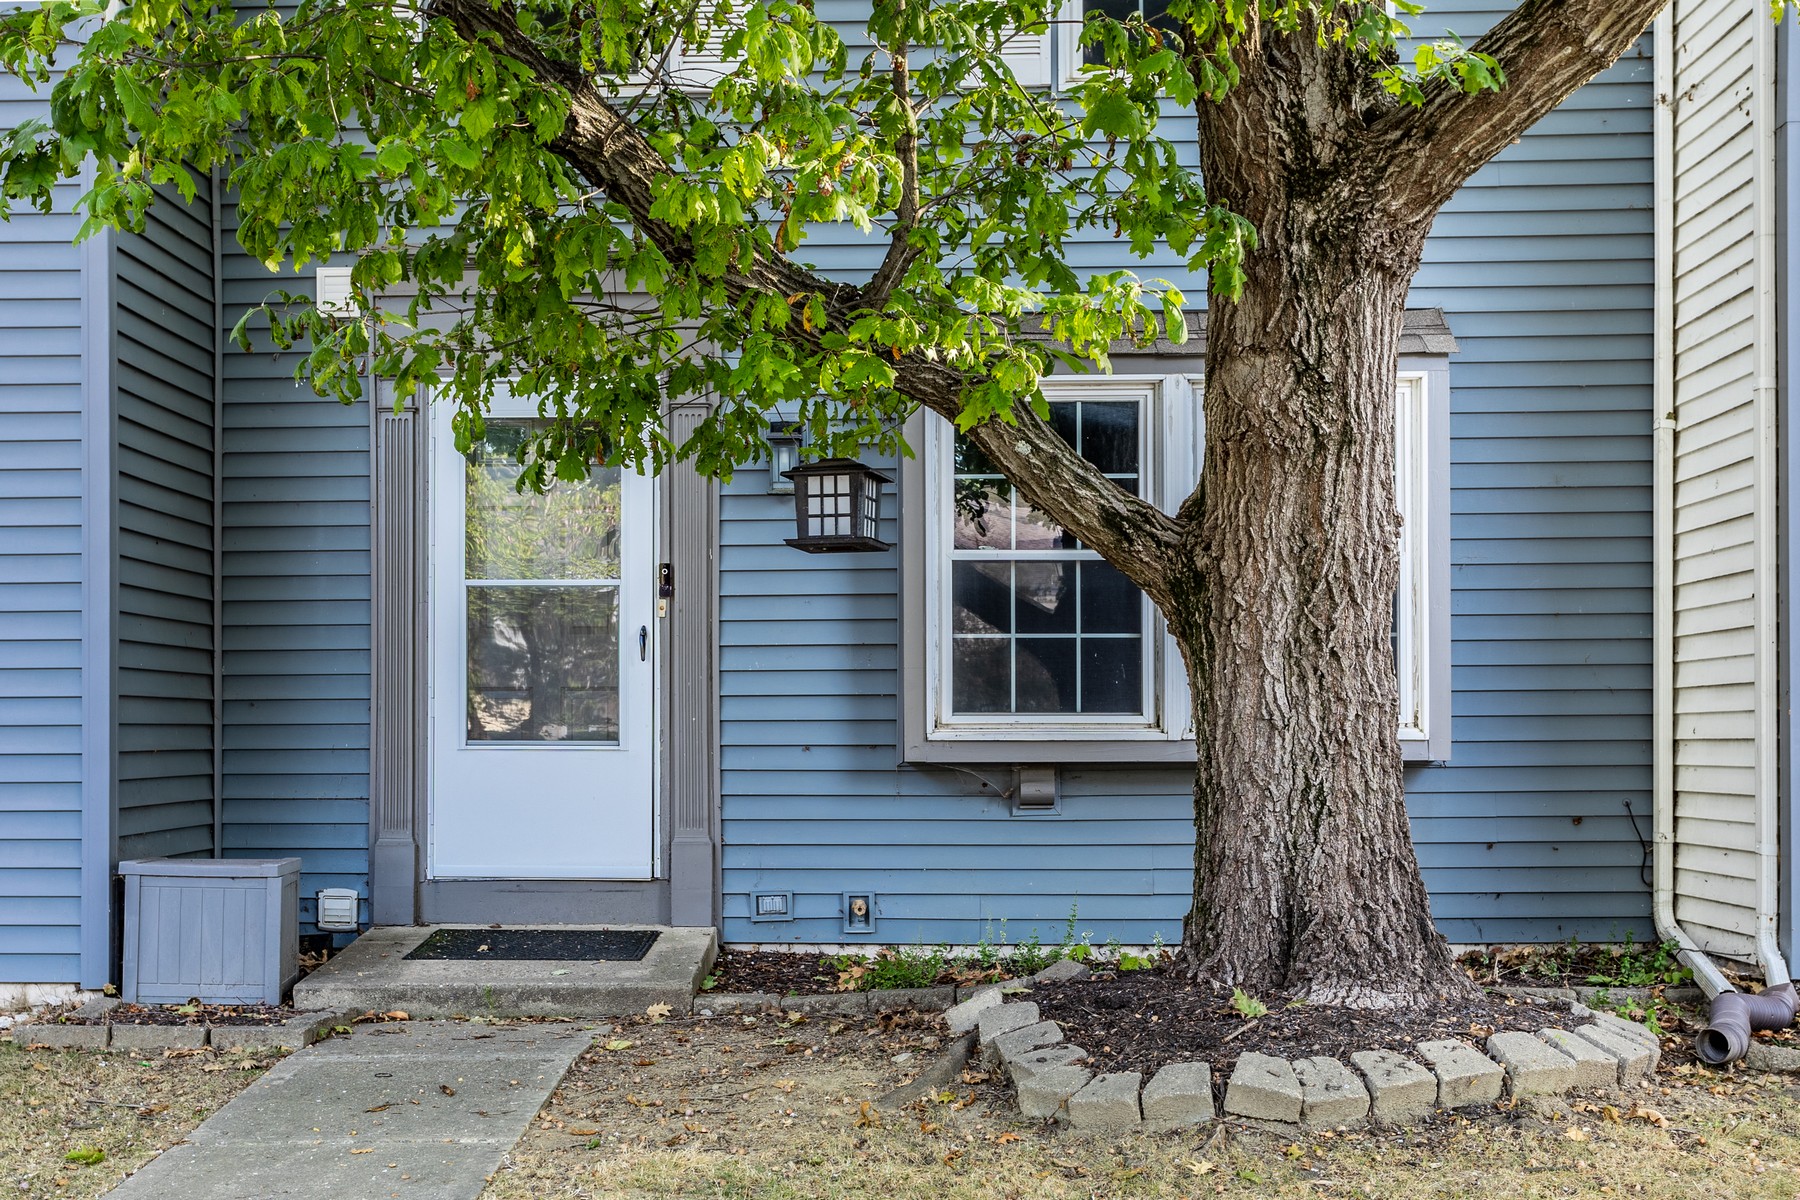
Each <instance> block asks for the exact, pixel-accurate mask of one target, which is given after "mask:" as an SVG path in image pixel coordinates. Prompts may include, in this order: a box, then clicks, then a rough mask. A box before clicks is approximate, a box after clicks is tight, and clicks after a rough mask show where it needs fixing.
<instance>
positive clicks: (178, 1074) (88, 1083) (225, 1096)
mask: <svg viewBox="0 0 1800 1200" xmlns="http://www.w3.org/2000/svg"><path fill="white" fill-rule="evenodd" d="M273 1062H274V1060H273V1059H270V1058H267V1057H252V1056H248V1055H224V1054H216V1053H214V1052H212V1051H210V1050H179V1051H170V1052H166V1053H158V1054H154V1055H149V1054H144V1055H132V1054H126V1053H119V1052H113V1051H91V1052H84V1051H76V1050H27V1049H25V1048H23V1047H21V1046H15V1045H14V1044H13V1043H12V1042H11V1041H0V1194H4V1195H5V1196H8V1197H17V1198H18V1200H45V1198H47V1197H55V1198H57V1200H64V1198H83V1197H89V1196H98V1195H100V1194H101V1193H102V1192H105V1191H106V1190H107V1189H108V1188H110V1187H112V1186H113V1185H114V1184H116V1183H118V1182H119V1180H120V1179H122V1178H124V1176H125V1175H126V1174H128V1173H129V1172H131V1171H135V1170H136V1169H137V1168H139V1167H141V1166H143V1165H144V1164H145V1163H146V1162H148V1161H150V1159H152V1158H154V1157H155V1156H156V1155H157V1154H159V1153H161V1152H162V1151H163V1150H164V1149H165V1148H167V1147H169V1146H171V1145H174V1144H175V1143H176V1142H179V1141H180V1140H181V1139H182V1138H184V1137H186V1136H187V1135H188V1133H189V1132H190V1131H191V1130H192V1129H193V1128H194V1127H195V1126H196V1125H198V1124H200V1122H201V1121H202V1120H204V1119H205V1118H206V1117H208V1116H210V1115H211V1114H212V1113H213V1112H215V1111H217V1110H218V1108H219V1107H220V1106H221V1105H223V1104H224V1103H225V1102H226V1101H227V1100H229V1099H231V1098H232V1097H233V1096H235V1095H237V1094H238V1093H239V1092H240V1091H242V1090H243V1089H244V1088H246V1087H248V1086H249V1085H250V1083H251V1082H252V1081H253V1080H255V1079H256V1078H257V1076H259V1075H261V1074H262V1072H263V1071H264V1070H265V1069H267V1068H268V1067H269V1066H270V1065H272V1064H273ZM84 1152H85V1153H84ZM94 1152H98V1154H99V1155H100V1156H101V1157H100V1158H99V1161H95V1162H91V1163H87V1164H83V1163H80V1162H71V1161H70V1160H69V1159H68V1157H67V1156H68V1155H70V1154H76V1155H77V1156H78V1157H80V1158H93V1157H94V1156H95V1155H94Z"/></svg>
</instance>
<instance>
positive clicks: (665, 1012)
mask: <svg viewBox="0 0 1800 1200" xmlns="http://www.w3.org/2000/svg"><path fill="white" fill-rule="evenodd" d="M674 1011H675V1010H674V1008H672V1007H670V1006H669V1005H667V1004H652V1005H651V1006H650V1007H649V1008H646V1009H645V1010H644V1015H645V1016H647V1017H649V1018H650V1019H651V1020H652V1021H666V1020H667V1019H668V1017H669V1014H670V1013H672V1012H674Z"/></svg>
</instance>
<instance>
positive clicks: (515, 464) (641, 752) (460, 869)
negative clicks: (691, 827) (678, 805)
mask: <svg viewBox="0 0 1800 1200" xmlns="http://www.w3.org/2000/svg"><path fill="white" fill-rule="evenodd" d="M433 408H434V420H433V422H432V428H433V437H432V443H433V448H432V517H431V523H432V561H431V575H432V580H431V652H430V655H431V726H432V727H431V746H432V749H431V767H432V769H431V800H430V811H431V837H430V866H429V871H430V874H431V876H432V878H434V879H648V878H650V877H651V871H652V867H653V865H654V863H653V857H654V854H653V843H654V828H655V824H654V805H653V802H652V798H653V768H654V763H655V751H654V741H655V720H654V712H653V709H654V704H653V693H652V681H653V679H654V674H655V672H654V664H655V661H656V656H655V653H654V651H655V647H654V645H653V641H654V630H653V626H654V624H655V622H654V620H653V619H652V617H651V607H652V603H653V601H652V597H651V592H652V590H653V588H654V587H655V581H654V577H653V576H654V562H653V561H652V560H653V557H654V554H655V537H654V504H653V498H654V494H655V489H654V481H653V480H652V479H650V478H648V477H645V476H642V475H638V474H636V473H634V472H630V471H621V470H619V469H618V468H595V469H594V470H593V472H592V474H591V475H590V476H589V478H588V479H587V480H585V481H583V482H580V483H568V482H558V483H556V484H554V485H552V487H551V488H550V490H549V491H548V492H546V493H543V494H538V493H535V492H530V491H526V492H520V491H518V490H517V489H516V487H515V486H514V483H515V480H516V479H517V478H518V475H519V470H520V466H519V460H518V454H519V451H520V448H521V447H522V446H524V445H525V444H526V443H527V442H528V441H529V440H530V437H531V433H532V431H533V430H534V429H535V428H536V427H537V425H538V421H537V418H536V416H535V408H534V407H529V408H528V407H526V406H524V405H522V404H518V403H516V402H502V401H497V402H496V404H495V406H494V409H493V411H492V412H491V413H490V415H489V417H488V421H487V431H486V436H485V438H484V439H483V440H482V441H481V442H480V443H479V444H477V445H476V446H475V447H473V449H472V450H471V451H470V453H469V454H468V455H467V456H466V457H465V456H464V455H462V454H460V453H458V452H457V449H456V444H455V440H454V438H453V437H452V435H451V431H450V420H449V418H450V415H451V408H452V406H450V405H441V406H437V405H434V406H433Z"/></svg>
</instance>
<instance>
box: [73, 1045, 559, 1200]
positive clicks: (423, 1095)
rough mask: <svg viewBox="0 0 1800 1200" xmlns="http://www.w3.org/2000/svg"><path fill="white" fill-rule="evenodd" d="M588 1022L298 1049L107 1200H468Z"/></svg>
mask: <svg viewBox="0 0 1800 1200" xmlns="http://www.w3.org/2000/svg"><path fill="white" fill-rule="evenodd" d="M593 1037H594V1029H593V1026H592V1025H591V1024H589V1023H581V1024H555V1025H549V1024H545V1025H526V1026H518V1027H514V1028H510V1029H494V1028H492V1027H490V1026H486V1025H476V1024H469V1023H465V1022H418V1021H409V1022H402V1023H396V1024H388V1025H362V1026H358V1027H357V1028H356V1030H355V1031H354V1032H353V1033H351V1034H349V1035H346V1036H340V1037H335V1038H331V1039H329V1040H327V1041H324V1042H320V1043H318V1044H317V1045H315V1046H311V1047H308V1048H307V1049H304V1050H301V1051H298V1052H297V1053H295V1054H294V1055H292V1056H291V1057H289V1058H287V1059H285V1060H283V1061H282V1062H280V1063H278V1064H276V1066H275V1067H274V1068H273V1069H272V1070H270V1071H269V1073H268V1074H267V1075H264V1076H263V1077H262V1078H261V1079H259V1080H257V1081H256V1082H255V1083H253V1084H251V1085H250V1087H248V1088H247V1089H245V1090H244V1091H243V1092H242V1093H241V1094H239V1095H238V1096H237V1097H236V1098H235V1099H233V1100H232V1101H231V1102H230V1103H229V1104H227V1105H226V1106H225V1107H224V1108H222V1109H220V1110H219V1111H218V1112H217V1113H214V1114H213V1116H212V1117H210V1118H209V1119H208V1120H207V1121H206V1122H205V1123H203V1124H202V1125H201V1126H200V1127H199V1128H198V1129H196V1130H195V1131H194V1132H193V1133H192V1134H190V1135H189V1136H188V1140H187V1141H186V1142H183V1143H182V1144H180V1145H178V1146H173V1147H171V1148H170V1149H168V1150H166V1151H164V1152H163V1154H162V1155H161V1156H160V1157H158V1158H156V1159H154V1160H153V1161H152V1162H150V1163H149V1164H148V1165H147V1166H145V1167H144V1168H143V1169H142V1170H140V1171H138V1172H137V1173H136V1174H135V1175H133V1176H131V1177H130V1178H129V1179H127V1180H125V1181H124V1182H123V1183H121V1184H120V1185H119V1186H118V1187H116V1188H114V1189H113V1190H112V1191H111V1192H109V1193H107V1195H108V1196H109V1197H112V1198H113V1200H166V1198H167V1197H171V1196H179V1197H181V1200H244V1198H245V1197H257V1198H259V1200H260V1198H264V1197H267V1198H269V1200H275V1198H281V1200H345V1198H346V1197H355V1198H357V1200H378V1198H381V1197H403V1198H405V1200H473V1198H474V1197H476V1196H478V1195H480V1193H481V1191H482V1189H483V1188H484V1187H485V1186H486V1185H487V1177H488V1176H489V1175H491V1174H492V1173H493V1172H494V1171H495V1169H496V1168H498V1167H499V1165H500V1161H501V1158H502V1156H503V1155H505V1153H506V1152H507V1151H508V1150H510V1149H511V1148H512V1147H513V1145H514V1143H516V1142H517V1141H518V1139H519V1137H520V1135H521V1134H523V1133H524V1131H525V1127H526V1125H527V1124H529V1123H530V1121H531V1119H532V1117H534V1116H536V1115H537V1111H538V1109H539V1108H540V1107H541V1106H542V1105H543V1103H544V1101H545V1100H546V1099H547V1098H548V1097H549V1095H550V1092H551V1090H552V1089H554V1088H555V1087H556V1085H557V1084H558V1083H559V1082H560V1081H561V1080H562V1077H563V1075H564V1073H565V1072H567V1071H568V1069H569V1065H570V1064H571V1063H573V1062H574V1061H575V1058H576V1056H577V1055H579V1054H580V1053H581V1052H582V1051H583V1050H585V1049H586V1048H587V1047H588V1046H589V1045H590V1044H591V1043H592V1041H593Z"/></svg>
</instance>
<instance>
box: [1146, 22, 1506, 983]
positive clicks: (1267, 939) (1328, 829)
mask: <svg viewBox="0 0 1800 1200" xmlns="http://www.w3.org/2000/svg"><path fill="white" fill-rule="evenodd" d="M1310 43H1311V39H1310V38H1305V37H1301V38H1295V39H1292V40H1291V41H1289V42H1288V43H1287V45H1288V48H1289V52H1290V53H1291V54H1292V57H1293V58H1294V59H1304V60H1305V61H1286V62H1278V61H1264V62H1262V63H1260V64H1255V65H1253V66H1252V68H1251V69H1248V70H1246V72H1245V77H1244V82H1243V85H1242V86H1241V87H1240V90H1239V92H1237V93H1234V95H1233V97H1232V100H1231V101H1230V102H1228V104H1227V105H1226V106H1225V107H1224V109H1223V111H1222V112H1221V114H1220V119H1219V120H1217V121H1212V120H1207V121H1203V122H1202V134H1201V141H1202V151H1203V156H1204V157H1203V162H1204V167H1203V170H1204V172H1205V173H1206V176H1207V179H1208V182H1209V186H1210V187H1211V188H1212V189H1213V191H1214V194H1215V195H1216V196H1220V195H1222V196H1223V198H1227V199H1228V200H1229V202H1230V203H1232V204H1233V206H1234V207H1235V208H1236V209H1237V211H1239V212H1244V213H1246V215H1250V216H1251V217H1252V219H1253V220H1254V221H1255V222H1256V225H1257V229H1258V233H1259V236H1260V248H1259V249H1258V250H1256V251H1255V252H1254V253H1253V255H1252V256H1251V258H1250V260H1249V262H1248V263H1247V264H1246V268H1247V281H1246V284H1245V287H1244V291H1243V294H1242V296H1241V298H1239V299H1238V300H1236V301H1230V302H1227V301H1218V302H1215V303H1214V305H1213V307H1212V311H1211V313H1210V316H1209V319H1208V345H1207V376H1206V392H1205V401H1204V404H1205V413H1206V458H1205V464H1204V468H1203V471H1202V476H1201V481H1200V489H1199V492H1198V493H1197V496H1196V498H1195V500H1194V501H1191V502H1190V504H1189V505H1188V506H1186V507H1185V508H1184V511H1183V514H1182V515H1183V517H1184V518H1186V520H1185V521H1184V525H1185V529H1184V555H1183V560H1184V562H1183V567H1182V568H1181V569H1180V574H1181V576H1183V577H1184V578H1183V582H1182V584H1181V590H1182V591H1183V592H1184V593H1185V596H1183V597H1182V598H1181V599H1180V600H1178V602H1177V603H1176V604H1175V605H1173V606H1172V608H1173V609H1174V611H1171V612H1169V613H1168V616H1169V618H1170V624H1171V627H1172V631H1173V633H1174V635H1175V637H1176V640H1177V642H1178V643H1179V644H1180V646H1181V648H1182V653H1183V655H1184V656H1185V659H1186V663H1187V669H1188V676H1189V680H1190V683H1191V687H1192V694H1193V698H1194V719H1195V732H1196V737H1197V740H1198V757H1199V762H1198V769H1197V772H1196V779H1195V786H1194V808H1195V823H1196V853H1195V863H1194V866H1195V877H1194V907H1193V911H1192V912H1191V913H1190V915H1189V917H1188V921H1187V925H1186V928H1185V930H1184V934H1183V959H1184V962H1185V964H1186V966H1187V968H1188V969H1189V970H1190V971H1191V972H1192V973H1193V974H1195V975H1197V976H1203V977H1208V978H1212V979H1215V980H1219V981H1221V982H1226V983H1231V984H1236V985H1241V986H1243V987H1245V988H1247V989H1250V990H1252V991H1263V992H1267V991H1270V990H1283V991H1289V992H1297V993H1299V994H1302V995H1304V996H1306V997H1307V998H1308V999H1309V1000H1313V1001H1317V1002H1326V1003H1349V1004H1355V1005H1362V1006H1374V1005H1383V1004H1417V1003H1423V1002H1426V1001H1430V1000H1435V999H1436V998H1438V997H1440V996H1443V995H1446V994H1451V993H1458V994H1461V993H1464V992H1465V991H1466V989H1468V988H1469V987H1470V986H1471V985H1470V984H1469V983H1468V981H1467V980H1466V978H1464V976H1463V975H1462V974H1461V972H1460V971H1458V970H1457V968H1456V966H1455V964H1454V962H1453V960H1452V958H1451V955H1450V953H1449V948H1448V946H1447V944H1446V943H1445V941H1444V939H1443V938H1442V937H1441V936H1440V935H1439V934H1438V932H1437V930H1436V928H1435V927H1434V925H1433V923H1432V920H1431V911H1430V906H1429V904H1428V901H1427V897H1426V893H1425V887H1424V883H1423V880H1422V879H1421V878H1420V875H1419V869H1418V862H1417V860H1416V858H1415V856H1414V854H1413V848H1412V839H1411V836H1410V832H1409V828H1408V824H1407V816H1406V806H1405V792H1404V788H1403V783H1402V777H1401V759H1400V750H1399V743H1398V729H1399V704H1398V698H1397V691H1396V683H1395V664H1394V658H1393V649H1392V640H1391V622H1392V614H1393V608H1392V604H1393V596H1394V590H1395V587H1396V584H1397V583H1398V578H1399V534H1400V517H1399V514H1398V512H1397V510H1396V506H1395V481H1394V455H1395V445H1394V415H1395V407H1394V406H1395V390H1396V389H1395V367H1396V362H1397V355H1398V349H1399V340H1400V328H1401V322H1402V318H1403V314H1404V311H1405V304H1406V294H1407V286H1408V283H1409V282H1410V280H1411V278H1412V275H1413V272H1414V271H1415V270H1416V269H1417V266H1418V262H1419V258H1420V254H1421V252H1422V248H1423V244H1424V235H1425V230H1426V227H1427V226H1426V224H1425V223H1424V221H1422V220H1420V219H1419V218H1417V217H1416V216H1415V217H1413V218H1412V219H1411V221H1410V222H1409V223H1401V222H1399V221H1397V220H1395V219H1394V218H1393V217H1392V216H1391V215H1389V214H1387V213H1384V212H1383V206H1382V204H1381V203H1380V187H1379V180H1378V179H1370V178H1361V179H1358V178H1356V176H1357V175H1358V174H1360V172H1358V171H1356V170H1355V169H1354V167H1355V165H1356V164H1355V162H1354V161H1353V160H1352V161H1350V162H1348V163H1334V162H1333V161H1332V155H1333V148H1334V145H1343V144H1344V143H1345V142H1346V141H1347V140H1348V137H1347V135H1346V131H1345V130H1343V129H1340V128H1333V127H1329V126H1327V127H1323V128H1321V127H1319V125H1318V124H1317V123H1316V122H1317V115H1318V114H1320V113H1325V114H1329V119H1330V120H1336V121H1340V122H1341V121H1342V120H1343V118H1344V116H1345V115H1346V113H1347V114H1349V115H1350V117H1351V119H1352V120H1354V114H1355V113H1356V112H1357V109H1356V108H1355V107H1354V106H1353V105H1351V104H1349V103H1346V101H1347V99H1349V97H1347V96H1346V95H1343V94H1341V93H1344V92H1347V91H1349V90H1353V89H1354V87H1355V81H1354V76H1355V74H1356V72H1355V71H1354V69H1353V68H1351V69H1348V70H1343V71H1342V73H1341V74H1340V73H1338V69H1339V67H1340V66H1342V65H1344V64H1341V63H1334V61H1333V56H1332V55H1330V54H1329V53H1320V52H1319V51H1318V49H1317V48H1316V47H1315V46H1313V45H1312V44H1310ZM1321 96H1326V97H1329V100H1330V102H1329V103H1320V102H1319V101H1320V98H1321ZM1242 108H1260V109H1262V110H1264V111H1261V112H1258V113H1257V114H1256V116H1257V118H1258V120H1257V121H1256V122H1254V123H1252V124H1254V125H1260V127H1261V128H1262V129H1264V130H1268V129H1275V130H1278V131H1281V132H1282V134H1283V135H1285V136H1277V137H1267V136H1263V137H1260V138H1244V135H1243V133H1242V132H1241V130H1243V129H1244V128H1245V124H1244V123H1242V122H1239V123H1236V124H1235V126H1234V123H1233V121H1232V116H1233V112H1232V110H1233V109H1242ZM1233 193H1237V194H1233ZM1427 219H1428V218H1427Z"/></svg>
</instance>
